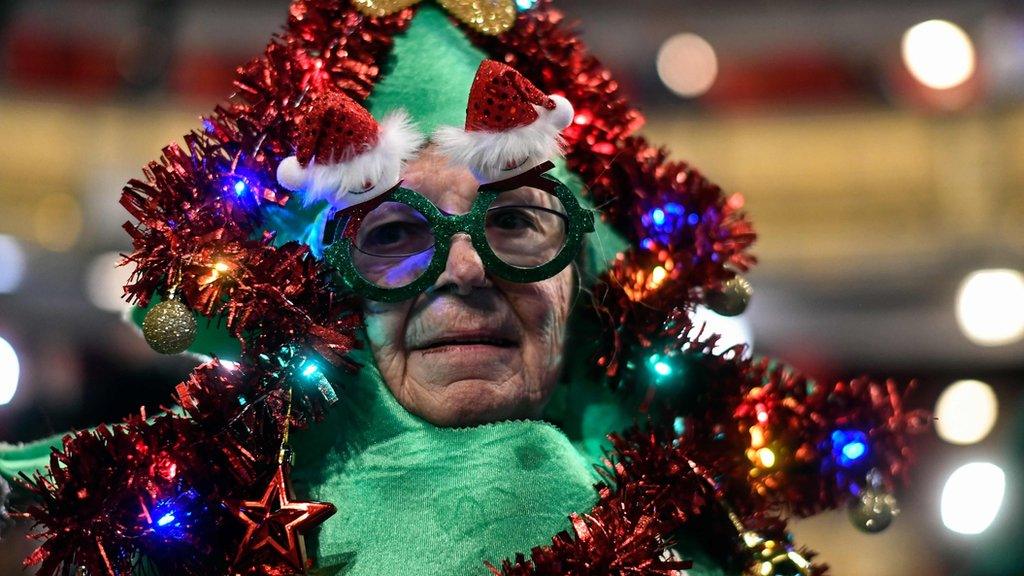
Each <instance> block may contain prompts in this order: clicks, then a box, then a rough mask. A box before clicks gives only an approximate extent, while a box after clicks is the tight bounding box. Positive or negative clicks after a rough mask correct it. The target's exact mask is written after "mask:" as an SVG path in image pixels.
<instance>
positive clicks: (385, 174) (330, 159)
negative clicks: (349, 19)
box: [277, 90, 424, 210]
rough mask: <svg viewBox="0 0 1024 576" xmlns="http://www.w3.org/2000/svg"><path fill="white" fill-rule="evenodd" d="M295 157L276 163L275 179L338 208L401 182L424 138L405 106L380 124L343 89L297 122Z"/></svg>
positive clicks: (328, 95)
mask: <svg viewBox="0 0 1024 576" xmlns="http://www.w3.org/2000/svg"><path fill="white" fill-rule="evenodd" d="M296 128H297V129H296V133H295V148H296V152H295V155H294V156H289V157H287V158H285V159H284V160H283V161H282V162H281V164H279V165H278V167H277V181H278V182H279V183H280V184H281V186H284V187H285V188H287V189H289V190H292V191H295V192H301V193H302V202H303V204H304V205H306V206H308V205H310V204H312V203H313V202H316V201H317V200H327V202H328V203H330V205H331V206H332V207H333V208H334V209H335V210H343V209H345V208H348V207H350V206H354V205H355V204H359V203H362V202H366V201H367V200H370V199H372V198H375V197H377V196H379V195H381V194H383V193H384V192H387V191H388V190H389V189H391V188H392V187H394V185H395V184H398V181H399V175H400V173H401V171H402V167H403V165H404V164H405V162H406V161H408V160H409V159H410V158H412V157H413V155H415V153H416V151H417V150H418V149H419V148H420V146H421V145H422V144H423V141H424V138H423V135H422V134H420V133H419V132H418V131H417V130H416V129H415V127H414V126H413V125H412V122H411V121H410V120H409V117H408V115H407V114H406V113H405V111H404V110H396V111H395V112H392V113H390V114H388V115H387V116H385V117H384V119H383V120H382V121H381V122H380V124H378V123H377V121H376V120H374V118H373V116H372V115H371V114H370V112H369V111H368V110H366V108H363V107H362V106H360V105H359V104H358V103H357V102H356V101H355V100H353V99H351V98H349V97H348V96H346V95H345V94H344V93H342V92H340V91H337V90H332V91H328V92H324V93H322V94H320V95H319V96H318V97H317V98H316V99H314V100H313V101H312V103H311V104H310V105H309V110H308V112H307V113H306V114H305V115H304V116H303V117H302V119H301V120H300V121H299V122H298V126H297V127H296Z"/></svg>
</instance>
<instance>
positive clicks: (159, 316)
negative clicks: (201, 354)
mask: <svg viewBox="0 0 1024 576" xmlns="http://www.w3.org/2000/svg"><path fill="white" fill-rule="evenodd" d="M196 328H197V327H196V317H195V316H194V315H193V314H192V311H191V310H189V309H188V307H187V306H185V305H184V304H182V303H181V301H179V300H174V299H171V300H164V301H163V302H161V303H159V304H157V305H156V306H153V308H152V309H150V311H149V312H147V313H146V318H145V319H144V320H143V321H142V335H143V336H145V337H146V342H148V343H149V346H150V347H151V348H152V349H153V350H156V351H157V352H159V353H161V354H177V353H178V352H184V351H185V350H187V349H188V347H189V346H191V345H192V342H194V341H195V339H196Z"/></svg>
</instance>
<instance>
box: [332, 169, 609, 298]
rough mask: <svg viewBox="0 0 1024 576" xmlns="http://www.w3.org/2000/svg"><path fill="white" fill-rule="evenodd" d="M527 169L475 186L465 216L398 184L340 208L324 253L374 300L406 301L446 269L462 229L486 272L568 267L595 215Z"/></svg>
mask: <svg viewBox="0 0 1024 576" xmlns="http://www.w3.org/2000/svg"><path fill="white" fill-rule="evenodd" d="M553 167H554V164H552V163H551V162H550V161H549V162H544V163H543V164H541V165H539V166H537V167H535V168H533V169H531V170H530V171H528V172H526V173H524V174H520V175H518V176H514V177H512V178H508V179H506V180H501V181H499V182H494V183H490V184H484V185H482V186H480V188H479V191H478V195H477V197H476V200H474V201H473V205H472V206H471V207H470V210H469V212H467V213H465V214H447V213H445V212H442V211H441V210H440V209H438V208H437V207H436V206H435V205H434V204H433V203H432V202H431V201H430V200H428V199H427V198H426V197H424V196H423V195H422V194H420V193H418V192H416V191H414V190H410V189H408V188H402V187H401V183H399V184H398V185H397V186H395V187H394V188H392V189H391V190H389V191H388V192H386V193H385V194H382V195H381V196H378V197H377V198H374V199H373V200H370V201H368V202H366V203H364V204H358V205H356V206H353V207H352V208H349V209H347V210H344V211H342V212H339V213H338V214H336V215H335V216H334V217H333V218H332V219H331V221H330V222H329V223H328V224H327V227H326V229H325V231H324V243H325V244H330V245H329V246H328V247H327V248H326V249H325V251H324V256H325V258H326V260H327V262H328V263H330V264H331V265H332V266H333V267H334V268H335V269H336V270H337V273H338V274H339V275H340V277H341V279H342V281H343V282H344V283H345V284H347V285H348V286H349V287H350V288H351V289H352V290H354V291H355V292H356V293H358V294H361V295H363V296H365V297H366V298H369V299H371V300H377V301H380V302H398V301H401V300H406V299H408V298H412V297H413V296H415V295H417V294H419V293H421V292H423V291H425V290H426V289H428V288H429V287H430V286H432V285H433V284H434V283H435V282H436V281H437V279H438V277H440V275H441V273H442V272H443V271H444V268H445V265H446V262H447V261H448V251H449V249H450V248H451V241H452V237H453V236H455V234H458V233H464V234H468V235H469V237H470V239H471V241H472V243H473V248H474V249H475V250H476V252H477V254H479V255H480V260H481V261H482V262H483V265H484V267H485V268H486V269H487V270H488V272H489V273H491V274H493V275H495V276H497V277H499V278H503V279H505V280H509V281H511V282H518V283H527V282H537V281H540V280H544V279H546V278H550V277H552V276H554V275H556V274H558V273H559V272H561V271H562V270H563V269H565V267H566V266H568V265H569V263H570V262H571V261H572V260H573V258H575V256H576V253H577V252H578V251H579V249H580V245H581V244H582V242H583V237H584V235H585V234H587V233H589V232H593V231H594V213H593V212H592V211H591V210H588V209H586V208H583V207H581V206H580V205H579V203H578V202H577V201H576V198H575V196H573V194H572V192H571V191H570V190H569V188H568V187H567V186H566V185H565V184H563V183H561V182H560V181H558V180H557V179H555V178H554V177H553V176H550V175H548V174H545V172H547V171H548V170H551V168H553Z"/></svg>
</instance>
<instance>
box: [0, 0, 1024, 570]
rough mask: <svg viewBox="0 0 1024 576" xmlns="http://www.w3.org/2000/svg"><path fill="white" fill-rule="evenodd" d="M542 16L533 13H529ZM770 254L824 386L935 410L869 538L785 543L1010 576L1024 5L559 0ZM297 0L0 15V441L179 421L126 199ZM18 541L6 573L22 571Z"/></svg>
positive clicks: (784, 341) (783, 335) (171, 2)
mask: <svg viewBox="0 0 1024 576" xmlns="http://www.w3.org/2000/svg"><path fill="white" fill-rule="evenodd" d="M519 1H521V2H527V3H529V2H530V0H519ZM558 5H559V6H560V7H561V8H562V9H563V10H564V11H565V12H566V13H567V14H568V15H569V17H570V18H572V19H578V20H581V21H582V22H583V30H584V39H585V40H586V41H587V42H588V43H589V45H590V48H591V49H592V51H593V52H594V53H595V54H597V55H598V56H599V57H600V58H602V59H603V60H604V61H605V63H606V64H608V65H609V66H610V67H611V68H612V69H613V71H615V72H616V73H617V75H618V79H619V80H620V81H621V82H622V84H623V85H624V86H625V87H626V91H627V93H628V94H630V95H631V96H632V98H634V101H635V102H636V103H637V104H639V105H640V106H641V107H642V108H643V110H644V112H645V114H646V115H647V118H648V122H647V126H646V127H645V128H644V132H645V133H646V134H647V135H648V136H649V137H650V138H651V139H652V140H653V141H655V142H659V143H664V144H665V145H666V146H668V147H669V148H670V149H672V150H673V152H674V156H675V157H676V158H678V159H683V160H686V161H688V162H690V163H692V164H693V165H694V166H696V167H698V168H699V169H700V170H701V171H702V172H703V173H705V174H706V175H708V176H709V177H710V178H711V179H712V180H713V181H715V182H716V183H718V184H720V185H721V186H722V187H723V188H725V189H726V190H728V191H734V192H740V193H742V194H743V197H744V198H745V201H746V206H747V209H748V211H749V213H750V214H751V217H752V219H753V220H754V222H755V224H756V226H757V230H758V232H759V235H760V239H759V241H758V243H757V245H756V250H755V253H756V254H757V255H758V256H759V258H760V260H761V264H760V265H759V266H758V267H757V268H756V269H755V271H754V272H753V273H752V274H751V275H750V276H749V279H750V280H751V282H752V284H753V285H754V289H755V296H754V299H753V302H752V304H751V307H750V309H749V312H748V313H747V314H745V315H744V316H742V317H741V319H739V320H727V319H724V318H721V317H714V316H713V315H708V318H709V319H710V321H712V322H714V323H716V325H717V326H720V328H719V330H721V331H724V332H727V333H728V334H729V335H730V337H732V338H736V339H744V340H747V341H752V342H753V345H754V349H755V352H756V353H760V354H770V355H774V356H778V357H781V358H783V359H785V360H787V361H789V362H790V363H792V364H795V365H796V366H799V367H800V368H802V369H804V370H805V371H807V372H809V373H811V374H812V375H815V376H817V377H819V378H821V379H831V378H841V377H850V376H857V375H862V374H868V375H871V376H875V377H886V376H893V377H896V378H898V379H901V380H909V379H911V378H916V379H917V380H918V382H919V384H918V387H917V388H916V391H915V392H914V394H913V396H912V397H911V401H910V404H911V405H912V406H914V407H925V408H928V409H932V410H935V411H936V416H937V417H938V425H937V427H936V433H935V434H930V435H929V436H928V437H925V438H922V439H921V440H920V442H919V447H920V448H919V454H920V464H919V465H918V466H917V467H916V468H915V469H914V472H913V478H912V480H913V482H912V489H911V490H908V491H906V492H905V493H903V494H899V498H900V504H901V506H900V507H901V510H902V513H901V515H900V516H899V517H898V518H897V520H896V522H895V523H894V524H893V526H892V527H891V528H890V529H889V530H887V531H886V532H884V533H883V535H881V536H869V535H866V534H863V533H861V532H858V531H857V530H856V529H855V528H854V527H853V526H851V525H850V523H849V522H848V521H847V519H846V514H845V512H836V513H832V514H826V515H822V516H820V517H817V518H815V519H813V520H809V521H805V522H801V523H797V524H796V526H795V533H796V537H797V541H798V542H800V543H802V544H806V545H808V546H810V547H812V548H814V549H816V550H818V551H820V552H821V553H822V555H823V559H824V560H825V561H827V562H828V563H829V564H830V565H832V567H833V574H835V575H837V576H843V575H859V574H872V575H892V576H898V575H917V574H929V575H946V574H1006V575H1012V574H1022V573H1024V551H1022V550H1021V548H1022V547H1021V546H1019V545H1018V544H1017V543H1016V542H1015V540H1016V536H1017V535H1018V534H1020V533H1021V531H1022V529H1024V520H1022V510H1021V502H1020V496H1021V494H1020V484H1021V481H1020V478H1021V474H1024V471H1022V470H1021V463H1022V460H1024V459H1022V454H1024V418H1022V417H1020V416H1018V409H1019V408H1024V395H1021V394H1020V392H1019V389H1020V384H1021V383H1022V382H1024V276H1022V273H1021V270H1022V269H1024V7H1022V6H1020V4H1019V3H1018V2H1010V1H1004V2H997V1H968V0H932V1H923V0H911V1H905V2H902V3H900V5H899V6H895V5H894V3H892V2H887V1H882V0H861V1H856V2H850V1H847V2H828V3H826V2H820V1H812V0H786V1H781V2H767V1H764V0H689V1H681V0H633V1H631V2H623V1H621V0H619V1H612V0H561V1H560V2H558ZM286 11H287V1H286V0H245V1H242V0H237V1H222V0H216V1H215V0H204V1H202V2H199V1H184V0H148V1H141V0H140V1H129V0H123V1H118V2H113V1H102V0H82V1H72V0H65V1H53V0H32V1H20V2H19V1H11V0H7V1H6V2H3V3H0V127H2V133H3V134H6V136H5V137H4V138H3V139H0V441H9V442H10V441H27V440H32V439H35V438H38V437H42V436H44V435H48V434H52V433H55V432H59V431H64V430H68V429H70V428H73V427H83V426H91V425H95V424H97V423H100V422H109V421H115V420H118V419H120V418H121V417H122V416H124V415H126V414H127V413H129V412H131V411H133V410H138V408H139V406H141V405H146V406H147V407H149V408H150V409H154V408H157V407H158V406H159V405H160V404H161V403H162V402H165V401H166V400H167V399H168V397H169V393H170V390H171V388H172V386H173V384H174V383H176V382H177V381H178V380H179V379H181V378H182V377H183V376H185V375H186V374H187V372H188V371H189V369H190V368H191V367H192V366H193V364H194V361H192V360H189V359H186V358H174V357H161V356H159V355H157V354H156V353H155V352H152V351H151V350H150V348H149V347H148V346H147V345H146V344H145V342H144V341H143V340H142V338H141V337H139V336H138V335H137V333H136V332H135V330H134V329H133V328H130V327H129V326H127V325H126V324H124V323H123V322H122V321H121V314H122V313H123V311H124V303H123V302H122V301H121V300H120V298H119V296H120V294H121V288H120V286H121V285H122V284H123V283H124V282H125V280H126V274H127V271H126V270H124V269H117V268H115V264H116V262H117V261H118V253H119V252H121V251H125V250H127V249H128V247H129V244H128V237H127V235H126V234H125V233H124V231H123V230H122V229H121V224H122V223H123V222H124V221H125V220H127V214H126V213H125V212H124V211H123V210H122V209H121V207H120V206H119V205H118V198H119V195H120V189H121V187H122V186H123V185H124V184H125V182H127V180H129V179H130V178H137V177H141V167H142V166H143V165H144V164H145V163H146V162H147V161H149V160H152V159H155V158H157V157H158V155H159V151H160V148H161V147H162V146H164V145H166V144H167V143H168V142H170V141H172V140H178V141H180V136H181V135H183V134H184V133H185V132H187V131H189V130H190V129H193V128H195V127H197V126H198V125H199V122H200V120H199V116H200V115H201V114H204V113H208V112H210V111H211V110H212V108H213V105H214V104H215V103H216V102H218V101H220V100H223V99H224V98H225V97H226V96H227V95H228V94H229V93H230V91H231V77H232V73H233V69H234V67H235V66H237V65H239V64H242V63H244V62H245V61H247V60H248V59H250V58H251V57H253V56H255V55H257V54H258V53H260V52H261V51H262V49H263V46H264V45H265V43H266V42H267V40H268V38H269V37H270V35H271V34H272V33H273V32H274V31H275V30H276V29H277V28H278V27H279V26H280V25H281V24H282V23H283V22H284V19H285V16H286ZM23 531H24V527H20V528H18V529H16V531H15V533H13V534H11V535H10V536H9V537H8V538H7V539H6V540H5V541H4V542H3V543H0V573H2V574H15V573H18V572H19V571H20V568H19V567H20V559H21V558H22V557H23V556H24V555H25V554H27V552H28V551H29V548H28V544H26V543H24V542H23V540H22V538H21V537H20V536H21V534H20V533H21V532H23Z"/></svg>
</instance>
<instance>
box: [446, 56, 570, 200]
mask: <svg viewBox="0 0 1024 576" xmlns="http://www.w3.org/2000/svg"><path fill="white" fill-rule="evenodd" d="M572 118H573V108H572V104H570V103H569V101H568V100H566V99H565V98H564V97H562V96H559V95H557V94H551V95H547V94H544V93H543V92H541V91H540V89H538V88H537V87H536V86H534V85H533V83H531V82H530V81H529V80H527V79H526V78H525V77H524V76H523V75H522V74H520V73H519V72H517V71H516V70H515V69H513V68H511V67H509V66H507V65H505V64H502V63H501V62H496V61H494V60H484V61H483V62H481V63H480V67H479V68H478V69H477V71H476V77H475V78H474V79H473V86H472V87H471V88H470V91H469V103H468V105H467V106H466V126H465V129H459V128H456V127H453V126H444V127H441V128H439V129H438V131H437V132H436V133H435V135H434V141H435V142H436V143H437V144H438V146H439V147H440V149H441V151H442V152H444V153H445V154H446V155H447V156H448V157H449V158H450V159H451V160H452V161H454V162H456V163H459V164H464V165H466V166H468V167H469V168H470V170H472V171H473V172H475V173H476V175H477V177H478V178H479V179H480V180H481V181H483V182H494V181H496V180H504V179H505V178H509V177H512V176H516V175H518V174H521V173H523V172H526V171H527V170H529V169H530V168H533V167H534V166H536V165H538V164H540V163H541V162H544V161H545V160H550V159H552V158H554V157H556V156H558V155H559V154H560V153H561V149H562V137H561V134H560V132H561V131H562V130H563V129H565V128H566V127H568V126H569V124H571V123H572Z"/></svg>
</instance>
